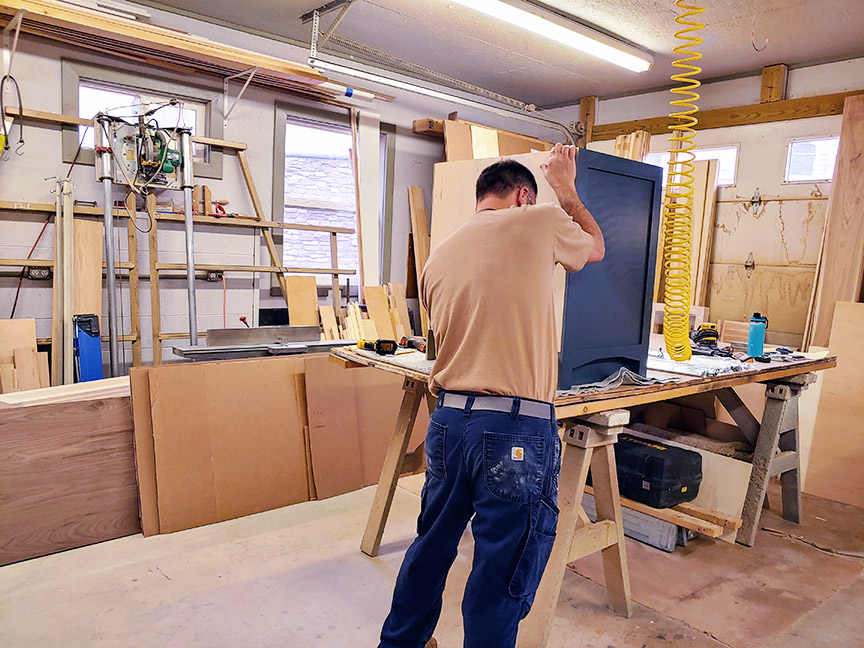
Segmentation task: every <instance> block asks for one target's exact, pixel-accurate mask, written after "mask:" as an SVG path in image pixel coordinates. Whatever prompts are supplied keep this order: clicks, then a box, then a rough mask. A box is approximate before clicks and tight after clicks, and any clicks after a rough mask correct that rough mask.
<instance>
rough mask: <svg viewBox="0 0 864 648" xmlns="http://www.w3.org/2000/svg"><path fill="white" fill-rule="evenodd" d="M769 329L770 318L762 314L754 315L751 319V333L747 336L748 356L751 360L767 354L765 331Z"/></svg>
mask: <svg viewBox="0 0 864 648" xmlns="http://www.w3.org/2000/svg"><path fill="white" fill-rule="evenodd" d="M767 328H768V318H767V317H762V313H753V317H751V318H750V332H749V334H748V335H747V355H749V356H750V357H751V358H755V357H757V356H761V355H762V354H763V353H765V329H767Z"/></svg>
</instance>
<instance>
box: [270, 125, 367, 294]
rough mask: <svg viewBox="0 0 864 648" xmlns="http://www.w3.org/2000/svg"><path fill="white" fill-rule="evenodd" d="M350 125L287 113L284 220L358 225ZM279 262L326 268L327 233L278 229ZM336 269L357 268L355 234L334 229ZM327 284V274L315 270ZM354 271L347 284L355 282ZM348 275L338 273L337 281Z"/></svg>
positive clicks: (328, 243)
mask: <svg viewBox="0 0 864 648" xmlns="http://www.w3.org/2000/svg"><path fill="white" fill-rule="evenodd" d="M350 149H351V129H350V128H349V127H347V126H341V125H337V124H330V123H325V122H316V121H309V120H302V119H293V118H289V119H288V120H287V122H286V124H285V177H284V212H283V214H284V222H286V223H300V224H304V225H325V226H332V227H345V228H349V229H353V230H356V229H357V218H356V202H355V188H354V172H353V170H352V167H351V157H350ZM282 237H283V238H282V258H283V265H285V266H286V267H289V268H290V267H293V268H329V267H331V265H332V264H331V261H330V234H329V233H328V232H311V231H306V230H291V229H285V230H282ZM336 243H337V253H338V259H339V264H338V265H339V269H341V270H356V271H358V272H359V268H360V262H359V259H360V256H359V248H358V245H357V234H356V233H355V234H337V235H336ZM317 277H318V283H319V284H321V285H328V286H329V285H330V282H331V276H330V275H317ZM357 277H358V275H354V276H353V279H354V281H352V283H355V282H356V281H357ZM350 278H352V276H351V275H346V276H340V278H339V280H340V283H341V284H342V285H344V284H345V282H346V280H347V279H350Z"/></svg>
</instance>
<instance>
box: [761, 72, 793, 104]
mask: <svg viewBox="0 0 864 648" xmlns="http://www.w3.org/2000/svg"><path fill="white" fill-rule="evenodd" d="M788 74H789V68H788V67H787V66H786V65H785V64H783V63H780V64H779V65H766V66H765V67H763V68H762V89H761V92H760V93H759V103H768V102H771V101H783V100H784V99H786V78H787V76H788Z"/></svg>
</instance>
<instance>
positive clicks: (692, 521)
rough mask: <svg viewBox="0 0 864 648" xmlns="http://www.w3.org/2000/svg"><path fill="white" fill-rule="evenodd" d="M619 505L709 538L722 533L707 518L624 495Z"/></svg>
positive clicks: (720, 529) (588, 489)
mask: <svg viewBox="0 0 864 648" xmlns="http://www.w3.org/2000/svg"><path fill="white" fill-rule="evenodd" d="M585 492H586V493H588V494H589V495H593V494H594V489H593V488H592V487H591V486H586V487H585ZM621 506H624V507H626V508H629V509H630V510H631V511H639V512H640V513H644V514H646V515H650V516H651V517H655V518H657V519H658V520H663V521H665V522H671V523H672V524H677V525H678V526H680V527H684V528H685V529H690V530H691V531H695V532H696V533H701V534H702V535H706V536H708V537H709V538H719V537H720V536H721V535H723V533H724V529H723V527H721V526H720V525H719V524H712V523H711V522H708V521H707V520H702V519H700V518H697V517H693V516H692V515H688V514H687V513H682V512H680V511H676V510H674V509H657V508H652V507H650V506H648V505H647V504H642V503H640V502H634V501H633V500H631V499H627V498H626V497H622V498H621Z"/></svg>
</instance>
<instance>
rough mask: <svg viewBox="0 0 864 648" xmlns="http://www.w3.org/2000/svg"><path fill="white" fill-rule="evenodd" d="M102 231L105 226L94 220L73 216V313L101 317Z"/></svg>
mask: <svg viewBox="0 0 864 648" xmlns="http://www.w3.org/2000/svg"><path fill="white" fill-rule="evenodd" d="M103 230H104V225H103V224H102V223H101V222H99V221H97V220H90V219H86V218H76V219H75V233H74V236H73V241H74V246H75V280H74V282H73V286H74V296H75V301H74V306H73V314H74V315H91V314H92V315H96V316H97V317H100V318H101V317H102V245H103V236H102V232H103ZM105 328H106V329H107V325H106V327H105Z"/></svg>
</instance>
